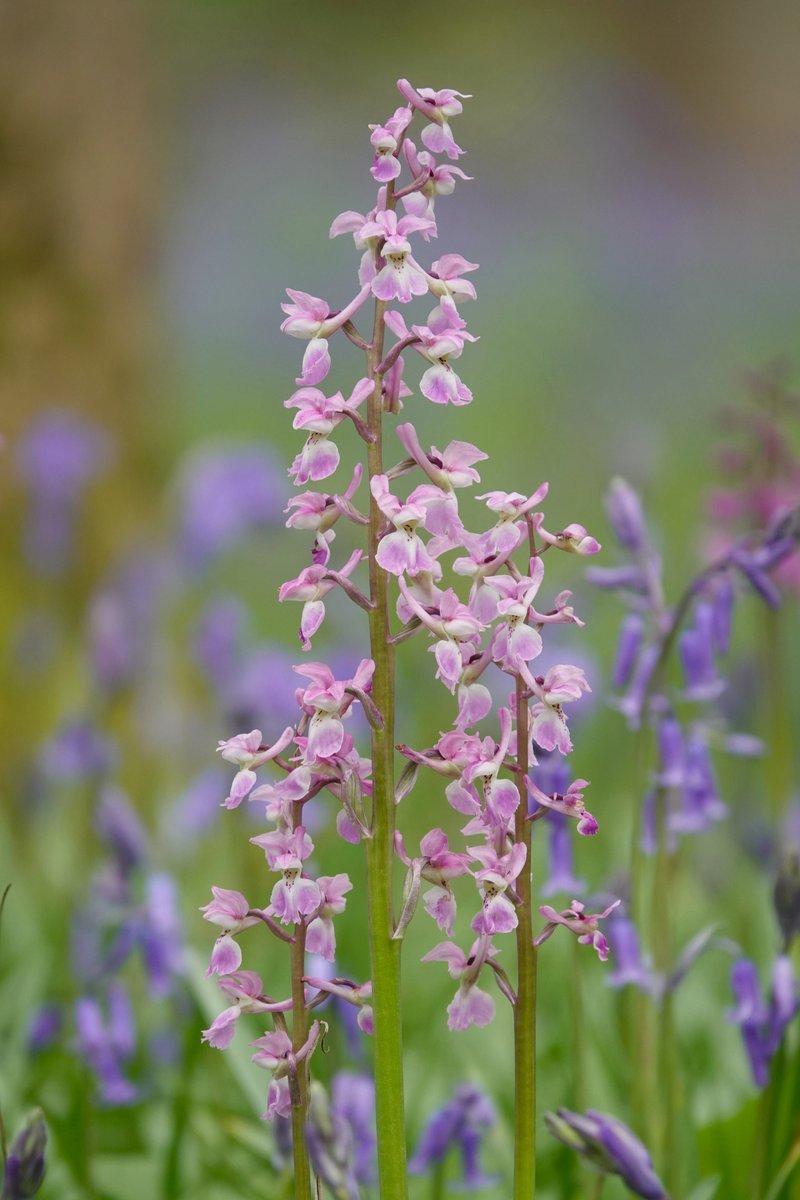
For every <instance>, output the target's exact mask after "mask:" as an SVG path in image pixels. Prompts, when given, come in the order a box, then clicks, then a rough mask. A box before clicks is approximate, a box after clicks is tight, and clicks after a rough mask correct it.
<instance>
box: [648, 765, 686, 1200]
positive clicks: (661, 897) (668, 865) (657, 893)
mask: <svg viewBox="0 0 800 1200" xmlns="http://www.w3.org/2000/svg"><path fill="white" fill-rule="evenodd" d="M655 807H656V839H657V841H656V862H655V874H654V879H653V908H652V917H651V940H652V946H653V965H654V967H655V969H656V972H657V973H658V974H659V975H660V976H661V978H662V979H667V978H668V976H669V973H670V970H671V969H672V959H673V950H672V936H671V933H672V930H671V925H670V903H669V897H670V895H674V894H675V888H674V883H675V879H674V875H675V868H676V866H677V864H676V859H675V855H674V854H672V853H670V850H669V846H668V845H667V792H666V789H664V788H658V789H657V791H656V795H655ZM673 1016H674V1014H673V997H672V994H671V993H668V992H667V993H665V994H664V996H663V997H662V999H661V1002H660V1004H659V1005H658V1009H657V1014H656V1021H655V1035H656V1047H655V1053H654V1054H651V1058H650V1062H651V1064H652V1066H653V1067H654V1068H655V1073H654V1076H653V1078H652V1080H651V1083H650V1095H651V1097H652V1098H653V1099H656V1100H657V1101H658V1103H657V1104H656V1105H655V1107H654V1112H655V1113H657V1114H658V1116H657V1120H656V1125H655V1128H654V1131H653V1154H654V1156H655V1158H656V1160H657V1161H658V1162H660V1163H661V1164H662V1165H663V1170H664V1175H665V1177H666V1179H667V1187H668V1190H669V1192H670V1196H671V1197H672V1200H678V1196H679V1190H678V1178H677V1177H678V1173H679V1168H680V1154H678V1153H677V1150H676V1144H675V1138H676V1116H677V1104H678V1090H679V1077H678V1048H677V1045H676V1041H675V1028H674V1020H673Z"/></svg>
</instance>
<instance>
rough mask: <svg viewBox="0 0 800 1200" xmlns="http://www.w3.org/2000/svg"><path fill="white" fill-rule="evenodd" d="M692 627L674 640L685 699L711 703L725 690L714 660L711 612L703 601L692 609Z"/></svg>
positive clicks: (712, 614)
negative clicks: (675, 641)
mask: <svg viewBox="0 0 800 1200" xmlns="http://www.w3.org/2000/svg"><path fill="white" fill-rule="evenodd" d="M693 616H694V624H693V625H692V626H691V627H690V628H688V629H684V630H683V632H682V633H681V634H680V636H679V638H678V648H679V652H680V657H681V664H682V666H683V677H684V680H685V681H686V697H687V699H689V700H703V701H708V700H714V699H715V698H716V697H717V696H718V695H719V694H720V692H722V691H723V689H724V687H725V681H724V680H723V679H722V678H721V677H720V675H719V673H718V671H717V664H716V661H715V658H714V609H713V606H712V605H711V604H708V603H706V602H705V601H698V602H697V603H696V604H695V606H694V614H693Z"/></svg>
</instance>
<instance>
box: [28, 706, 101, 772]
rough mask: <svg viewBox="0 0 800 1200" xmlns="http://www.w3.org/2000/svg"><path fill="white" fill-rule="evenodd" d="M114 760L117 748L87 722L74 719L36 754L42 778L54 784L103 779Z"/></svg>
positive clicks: (66, 723) (49, 739)
mask: <svg viewBox="0 0 800 1200" xmlns="http://www.w3.org/2000/svg"><path fill="white" fill-rule="evenodd" d="M115 758H116V747H115V745H114V743H113V742H112V741H111V739H110V738H107V737H105V736H104V735H103V734H101V733H100V732H99V731H98V730H97V729H95V728H94V726H93V725H91V724H90V723H89V722H88V721H84V720H81V719H80V718H73V719H72V720H69V721H67V722H65V723H64V724H63V725H62V726H61V728H60V729H59V730H58V731H57V732H56V733H55V734H54V735H53V736H52V737H51V738H48V740H47V741H46V742H45V743H44V745H43V746H42V748H41V750H40V751H39V766H40V767H41V770H42V774H43V775H44V776H45V777H46V778H47V779H48V780H50V781H51V782H53V783H76V782H80V781H81V780H84V779H87V778H89V777H91V776H93V775H102V774H104V773H105V772H106V771H108V770H109V769H110V767H111V766H112V765H113V762H114V760H115Z"/></svg>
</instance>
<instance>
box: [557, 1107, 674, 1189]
mask: <svg viewBox="0 0 800 1200" xmlns="http://www.w3.org/2000/svg"><path fill="white" fill-rule="evenodd" d="M544 1122H545V1125H546V1126H547V1128H548V1130H549V1131H550V1133H552V1135H553V1137H555V1138H558V1140H559V1141H560V1142H562V1143H563V1144H564V1145H565V1146H569V1148H570V1149H571V1150H575V1151H576V1152H577V1153H578V1154H580V1155H581V1157H582V1158H583V1159H584V1161H585V1162H586V1164H587V1165H588V1166H590V1167H591V1168H592V1169H593V1170H595V1171H600V1172H601V1173H602V1174H606V1175H619V1176H620V1178H621V1179H622V1181H623V1182H624V1184H625V1186H626V1187H627V1188H629V1189H630V1191H632V1192H633V1193H634V1195H636V1196H641V1197H642V1200H668V1198H667V1193H666V1191H665V1190H664V1185H663V1184H662V1183H661V1180H660V1179H659V1178H658V1176H657V1175H656V1173H655V1171H654V1170H653V1162H652V1159H651V1158H650V1155H649V1154H648V1152H647V1148H646V1146H644V1145H643V1143H642V1142H640V1141H639V1139H638V1138H637V1137H636V1136H635V1135H634V1134H633V1133H632V1132H631V1130H630V1129H629V1128H628V1126H627V1125H623V1123H622V1121H618V1120H617V1119H616V1117H611V1116H608V1115H607V1114H606V1113H601V1112H597V1111H596V1110H595V1109H593V1108H590V1109H589V1110H588V1112H587V1113H586V1114H585V1115H583V1114H581V1113H574V1112H570V1111H569V1109H566V1108H560V1109H559V1110H558V1112H557V1113H551V1112H549V1113H545V1115H544Z"/></svg>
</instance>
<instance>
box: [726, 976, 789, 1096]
mask: <svg viewBox="0 0 800 1200" xmlns="http://www.w3.org/2000/svg"><path fill="white" fill-rule="evenodd" d="M731 988H732V990H733V994H734V997H735V999H736V1008H735V1009H733V1011H731V1012H730V1013H729V1014H728V1019H729V1020H730V1021H732V1022H733V1023H734V1024H736V1025H738V1026H739V1027H740V1028H741V1031H742V1038H743V1040H744V1044H745V1049H746V1050H747V1056H748V1058H749V1059H750V1069H751V1070H752V1072H753V1080H754V1082H755V1085H756V1087H759V1088H763V1087H766V1085H767V1084H768V1083H769V1065H770V1062H771V1061H772V1058H773V1055H774V1054H775V1053H776V1051H777V1049H778V1047H779V1046H780V1044H781V1041H782V1040H783V1035H784V1033H785V1031H786V1028H787V1026H788V1025H789V1023H790V1022H791V1021H792V1020H793V1018H794V1017H795V1015H796V1014H797V1011H798V1008H800V1001H798V994H797V982H796V980H795V978H794V972H793V969H792V962H791V959H790V958H789V957H788V956H787V955H785V954H780V955H778V957H777V958H776V959H775V963H774V965H773V969H772V992H771V995H770V998H769V1003H767V1002H766V1001H765V1000H763V999H762V996H761V986H760V984H759V979H758V970H757V969H756V965H755V963H753V962H752V961H751V960H750V959H749V958H740V959H739V960H738V961H737V962H735V963H734V964H733V968H732V970H731Z"/></svg>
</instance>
